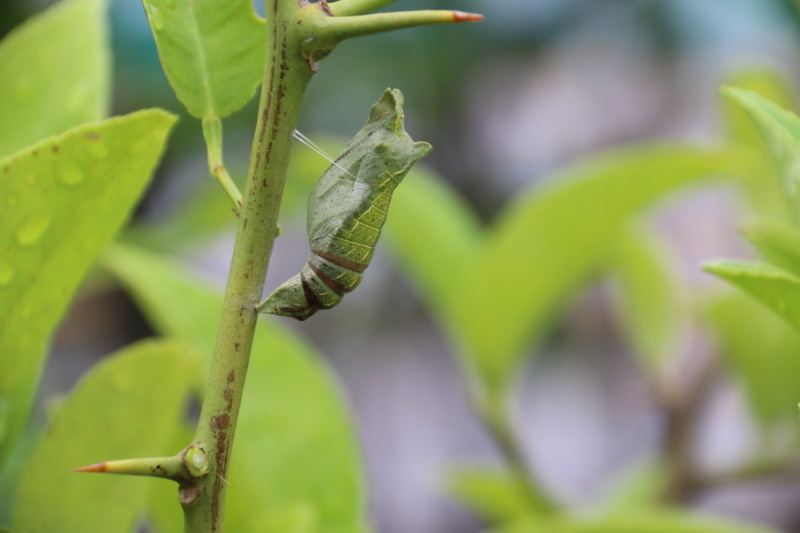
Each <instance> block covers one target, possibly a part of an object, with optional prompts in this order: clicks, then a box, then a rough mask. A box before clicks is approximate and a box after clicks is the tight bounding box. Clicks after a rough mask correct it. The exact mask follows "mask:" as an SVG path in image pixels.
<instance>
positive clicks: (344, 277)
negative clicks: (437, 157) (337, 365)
mask: <svg viewBox="0 0 800 533" xmlns="http://www.w3.org/2000/svg"><path fill="white" fill-rule="evenodd" d="M403 119H404V116H403V95H402V93H401V92H400V91H398V90H397V89H386V92H385V93H384V94H383V96H382V97H381V99H380V100H378V102H377V103H376V104H375V105H373V106H372V109H371V110H370V113H369V118H368V120H367V123H366V124H365V125H364V127H363V128H361V130H360V131H359V132H358V133H357V134H356V136H355V137H353V139H352V140H351V141H350V142H349V143H348V145H347V146H346V147H345V149H344V151H343V152H342V153H341V154H340V155H339V157H338V158H337V159H336V161H335V163H334V164H332V165H331V166H330V167H328V169H327V170H326V171H325V172H324V173H323V174H322V176H321V177H320V179H319V182H317V185H316V186H315V187H314V190H313V191H312V193H311V196H310V197H309V199H308V212H307V224H306V229H307V232H308V243H309V245H310V252H309V255H308V259H307V261H306V264H305V265H304V266H303V268H302V270H300V273H299V274H297V275H295V276H293V277H292V278H290V279H289V280H288V281H286V282H285V283H284V284H282V285H281V286H279V287H278V288H277V289H275V291H274V292H273V293H272V294H270V295H269V296H268V297H267V299H266V300H264V301H263V302H262V303H261V304H259V306H258V311H259V312H261V313H270V314H273V315H280V316H286V317H292V318H296V319H298V320H305V319H307V318H308V317H310V316H311V315H313V314H314V313H316V312H317V311H318V310H320V309H330V308H331V307H333V306H335V305H336V304H338V303H339V302H341V301H342V297H343V296H344V295H345V294H347V293H348V292H351V291H352V290H353V289H355V288H356V287H357V286H358V284H359V283H360V282H361V278H362V276H363V272H364V270H365V269H366V268H367V266H369V263H370V261H371V260H372V256H373V254H374V252H375V245H376V244H377V242H378V238H379V237H380V235H381V229H382V228H383V224H384V222H386V213H387V210H388V209H389V203H390V202H391V199H392V193H393V192H394V189H395V187H397V186H398V185H399V184H400V182H401V181H402V180H403V178H404V177H405V176H406V174H407V173H408V171H409V170H410V169H411V166H412V165H413V164H414V163H415V162H417V161H418V160H419V159H421V158H423V157H424V156H426V155H428V153H429V152H430V151H431V145H430V144H428V143H426V142H414V141H413V140H412V139H411V137H410V136H409V135H408V133H406V131H405V129H404V120H403Z"/></svg>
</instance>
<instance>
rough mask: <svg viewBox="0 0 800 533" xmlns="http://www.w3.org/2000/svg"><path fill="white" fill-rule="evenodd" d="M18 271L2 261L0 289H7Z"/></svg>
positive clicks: (0, 266)
mask: <svg viewBox="0 0 800 533" xmlns="http://www.w3.org/2000/svg"><path fill="white" fill-rule="evenodd" d="M16 273H17V272H16V270H14V267H13V266H11V265H9V264H8V263H6V262H5V261H0V287H5V286H6V285H8V284H9V283H11V282H12V281H13V280H14V276H15V275H16Z"/></svg>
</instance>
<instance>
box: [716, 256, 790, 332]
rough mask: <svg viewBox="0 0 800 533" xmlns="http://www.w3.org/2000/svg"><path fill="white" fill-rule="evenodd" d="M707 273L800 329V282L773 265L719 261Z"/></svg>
mask: <svg viewBox="0 0 800 533" xmlns="http://www.w3.org/2000/svg"><path fill="white" fill-rule="evenodd" d="M703 270H705V271H706V272H710V273H711V274H714V275H715V276H718V277H720V278H722V279H724V280H726V281H728V282H730V283H731V284H732V285H735V286H736V287H738V288H740V289H741V290H743V291H744V292H746V293H748V294H750V295H751V296H753V297H755V298H756V299H757V300H759V301H760V302H761V303H762V304H764V305H766V306H767V307H769V308H770V309H772V310H773V311H774V312H776V313H777V314H778V315H780V316H781V317H783V318H784V319H785V320H786V321H787V322H789V324H791V325H792V326H793V327H794V328H795V329H800V278H796V277H795V276H793V275H792V274H790V273H788V272H786V271H784V270H781V269H779V268H776V267H774V266H771V265H765V264H757V263H746V262H743V261H716V262H711V263H706V264H704V265H703Z"/></svg>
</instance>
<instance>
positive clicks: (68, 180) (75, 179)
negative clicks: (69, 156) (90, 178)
mask: <svg viewBox="0 0 800 533" xmlns="http://www.w3.org/2000/svg"><path fill="white" fill-rule="evenodd" d="M58 179H59V181H60V182H61V183H63V184H64V185H78V184H80V183H83V181H84V180H85V179H86V174H84V173H83V172H82V171H81V170H80V169H79V168H77V167H74V166H71V165H64V166H62V167H61V168H59V170H58Z"/></svg>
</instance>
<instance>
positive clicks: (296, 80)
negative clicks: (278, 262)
mask: <svg viewBox="0 0 800 533" xmlns="http://www.w3.org/2000/svg"><path fill="white" fill-rule="evenodd" d="M297 12H298V4H297V1H296V0H268V2H267V59H266V65H265V71H264V79H263V83H262V90H261V101H260V104H259V112H258V123H257V125H256V132H255V138H254V140H253V148H252V152H251V156H250V168H249V171H248V174H247V183H246V185H245V190H244V197H243V204H242V210H241V215H240V218H239V227H238V230H237V233H236V243H235V245H234V251H233V259H232V261H231V269H230V274H229V277H228V286H227V289H226V291H225V300H224V302H223V309H222V318H221V321H220V329H219V334H218V337H217V344H216V348H215V353H214V359H213V360H212V363H211V369H210V373H209V380H208V387H207V390H206V396H205V399H204V402H203V407H202V410H201V413H200V420H199V422H198V426H197V430H196V433H195V439H194V442H195V443H197V444H198V445H201V446H203V448H204V449H205V450H206V451H207V454H208V457H209V461H210V464H211V471H210V475H209V476H207V477H206V478H204V479H203V480H201V481H200V482H199V483H197V484H195V485H192V486H190V487H181V503H182V504H183V508H184V517H185V531H186V532H187V533H212V532H222V531H223V525H224V506H225V489H226V476H227V470H228V462H229V458H230V450H231V446H232V443H233V436H234V431H235V429H236V420H237V417H238V413H239V405H240V402H241V398H242V392H243V389H244V380H245V374H246V372H247V366H248V362H249V357H250V349H251V346H252V342H253V334H254V332H255V327H256V321H257V318H258V315H257V313H256V310H255V306H256V304H258V302H259V299H260V297H261V293H262V290H263V286H264V279H265V276H266V273H267V266H268V262H269V257H270V254H271V252H272V244H273V241H274V238H275V234H276V228H277V219H278V210H279V207H280V202H281V197H282V194H283V183H284V178H285V175H286V169H287V166H288V163H289V148H290V143H291V137H292V131H293V130H294V127H295V125H296V123H297V115H298V112H299V109H300V102H301V100H302V96H303V93H304V90H305V87H306V85H307V84H308V82H309V80H310V79H311V76H312V72H311V70H310V69H309V66H308V64H307V63H306V62H305V60H304V58H303V57H302V56H301V55H300V54H299V53H298V51H299V49H300V48H299V46H300V43H299V42H298V43H296V42H293V41H292V39H293V35H294V34H292V33H291V32H290V31H289V28H290V21H291V19H292V18H293V17H294V16H295V15H296V14H297Z"/></svg>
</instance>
